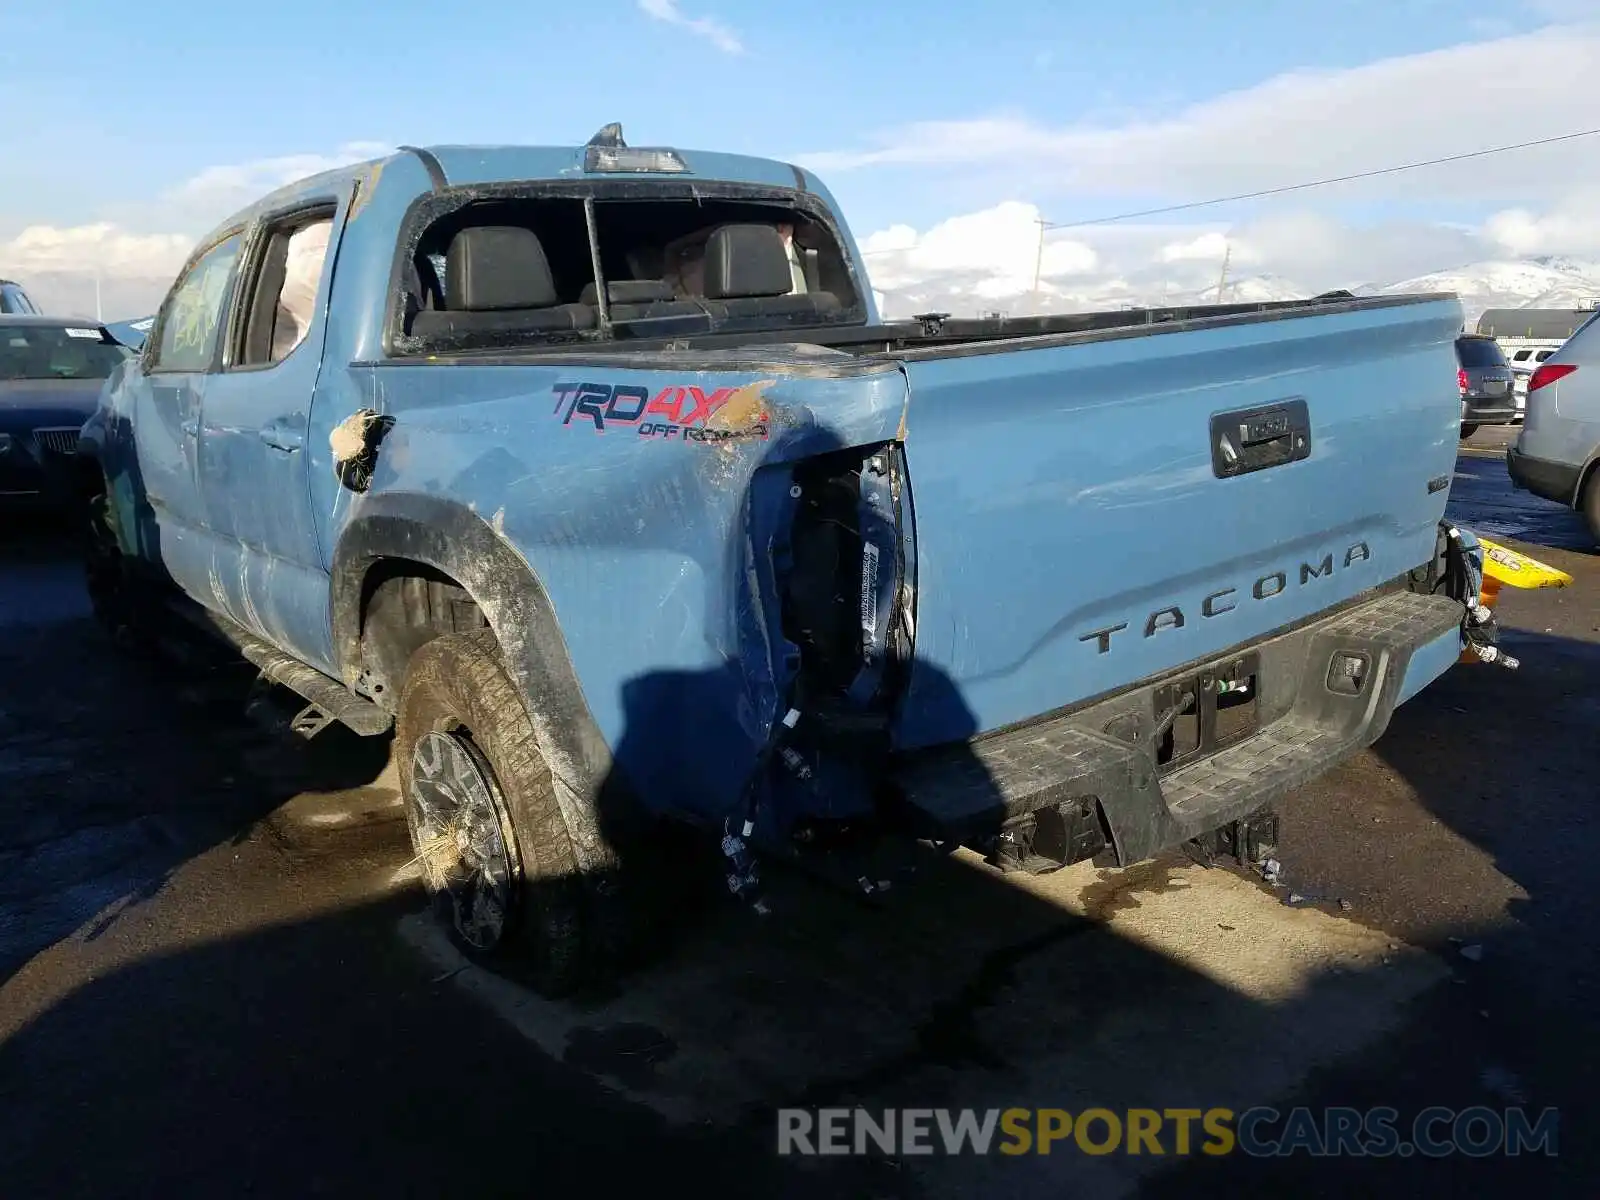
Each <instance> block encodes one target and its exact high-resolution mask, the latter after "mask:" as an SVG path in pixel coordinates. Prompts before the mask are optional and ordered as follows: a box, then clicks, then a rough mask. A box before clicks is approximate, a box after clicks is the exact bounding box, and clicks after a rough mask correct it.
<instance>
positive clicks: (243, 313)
mask: <svg viewBox="0 0 1600 1200" xmlns="http://www.w3.org/2000/svg"><path fill="white" fill-rule="evenodd" d="M1460 326H1461V309H1460V305H1459V304H1458V302H1457V301H1456V299H1455V298H1454V297H1453V296H1450V295H1419V296H1399V297H1384V298H1380V299H1354V298H1350V297H1348V296H1338V295H1335V296H1332V297H1323V298H1318V299H1314V300H1306V301H1292V302H1283V303H1273V304H1235V305H1220V306H1208V307H1199V308H1188V309H1169V310H1148V311H1143V310H1142V311H1131V312H1130V311H1118V312H1106V313H1085V314H1073V315H1064V316H1051V317H1032V318H1006V319H984V320H976V319H974V320H965V319H951V318H949V317H947V316H944V315H940V314H929V315H925V316H922V317H918V318H916V319H912V320H907V321H892V322H891V321H885V320H883V319H882V318H881V317H880V315H879V313H878V312H877V311H876V310H875V307H874V303H873V299H872V291H871V288H870V286H869V283H868V278H867V273H866V270H865V268H864V265H863V260H862V258H861V255H860V252H859V251H858V249H857V247H856V244H855V242H854V240H853V238H852V236H851V234H850V231H849V229H848V227H847V226H846V224H845V222H844V219H843V217H842V216H841V215H840V213H839V210H838V209H837V207H836V206H835V204H834V201H833V198H832V197H831V195H830V194H829V192H828V190H827V189H826V187H824V185H823V184H822V183H821V182H820V181H819V180H818V179H817V178H816V177H815V176H814V175H813V174H811V173H810V172H808V171H805V170H802V169H800V168H797V167H793V166H790V165H788V164H785V163H782V162H774V161H768V160H762V159H755V158H744V157H736V156H732V155H727V154H715V153H701V152H694V151H688V150H675V149H666V148H641V147H631V146H628V145H627V144H626V143H625V142H624V140H623V138H622V136H621V131H620V129H619V128H618V127H616V126H609V127H607V128H606V129H604V130H602V131H601V132H600V134H598V135H596V137H595V138H594V139H593V140H592V141H591V142H589V143H588V144H586V145H581V146H575V147H567V148H510V147H457V146H441V147H436V148H433V149H419V148H410V147H406V148H402V149H401V150H400V151H398V152H396V153H395V154H393V155H391V156H388V157H386V158H383V159H381V160H377V161H372V162H368V163H364V164H361V165H358V166H352V167H348V168H345V169H341V170H337V171H333V172H330V173H327V174H323V175H319V176H316V177H314V178H310V179H306V180H304V181H301V182H299V183H296V184H293V185H290V186H288V187H286V188H283V189H280V190H279V191H277V192H274V193H273V194H272V195H270V196H267V197H266V198H264V199H263V200H261V201H260V202H259V203H257V204H255V205H253V206H252V207H250V208H248V209H246V210H245V211H243V212H240V213H238V214H237V215H235V216H234V217H232V218H231V219H230V220H228V221H226V222H225V223H224V224H223V225H221V226H220V227H219V228H218V229H217V230H216V231H215V232H214V233H212V234H211V235H210V236H208V237H207V238H206V239H205V240H204V241H203V243H202V244H201V245H200V247H199V248H198V249H197V251H196V252H195V254H194V255H193V257H192V258H191V260H190V261H189V263H188V264H187V266H186V267H185V268H184V270H183V271H182V273H181V274H180V276H179V277H178V279H177V281H176V283H175V284H174V286H173V288H172V290H171V292H170V294H169V295H168V297H167V298H166V300H165V301H164V303H163V304H162V306H161V309H160V312H159V315H158V316H157V318H156V322H155V326H154V328H153V329H152V330H151V332H150V336H149V338H148V340H147V342H146V344H145V346H144V348H143V351H142V353H141V354H140V356H138V357H136V358H133V359H130V360H129V362H128V363H126V364H125V365H124V366H123V367H122V368H120V369H119V370H118V372H117V374H116V375H115V376H114V377H113V378H112V379H111V380H110V381H109V382H108V384H107V387H106V390H105V392H104V394H103V396H102V399H101V405H100V409H99V411H98V413H97V414H96V416H95V417H94V418H93V419H92V420H91V421H90V422H89V424H88V425H87V426H86V427H85V430H84V435H83V438H82V444H81V453H82V456H83V457H82V459H81V462H80V465H81V467H82V472H83V474H82V481H81V483H82V493H83V498H84V501H85V503H86V504H87V505H88V506H89V511H90V513H91V514H92V523H93V527H94V531H95V536H94V537H93V538H91V539H90V541H91V549H90V551H89V553H88V558H87V564H86V570H87V581H88V586H89V589H90V593H91V596H92V598H93V600H94V603H95V607H96V610H97V612H98V613H99V615H100V616H101V617H102V619H103V620H104V621H105V622H106V623H107V624H108V625H109V626H110V627H111V628H112V629H113V630H114V631H115V632H116V634H117V635H118V637H119V638H124V639H130V640H134V641H137V640H139V639H142V638H146V637H157V636H160V631H161V630H162V629H163V628H164V627H165V626H164V622H166V620H167V619H168V617H170V616H171V615H173V614H180V615H184V614H186V615H188V616H191V617H196V618H197V619H198V620H199V622H200V623H202V624H204V625H205V626H206V627H207V628H208V629H209V630H210V631H212V632H215V633H217V634H219V635H221V636H222V637H224V638H225V639H226V640H227V641H228V642H229V643H231V645H232V646H234V647H236V648H237V649H238V650H239V651H241V652H242V654H243V655H244V657H245V658H247V659H249V660H250V661H251V662H253V663H255V664H257V665H258V666H259V667H260V668H261V670H262V672H263V673H264V674H265V675H266V676H267V677H268V678H269V679H272V680H276V681H278V682H281V683H282V684H284V685H286V686H287V687H289V688H291V689H293V690H294V691H295V692H298V693H299V694H300V695H301V696H302V697H304V699H305V701H306V708H305V711H304V712H303V713H302V714H301V719H300V722H299V723H300V726H301V728H302V729H303V731H305V732H308V733H309V732H315V730H316V729H318V728H320V727H321V726H323V725H324V724H326V723H327V722H329V721H332V720H338V721H342V722H343V723H344V724H346V725H348V726H349V727H350V728H352V729H354V730H355V731H357V732H358V733H361V734H367V735H374V736H378V735H386V734H388V733H389V732H390V731H391V730H392V731H393V736H394V739H395V740H394V754H395V761H396V762H397V763H398V765H399V773H400V777H401V783H402V789H403V793H404V798H405V802H406V807H407V813H408V818H409V821H410V827H411V833H412V837H413V839H414V841H415V845H416V850H417V854H418V857H419V861H420V862H421V863H422V865H423V868H424V873H425V876H426V878H427V881H428V884H429V887H430V890H431V892H432V894H433V895H434V897H435V899H436V901H437V903H438V905H439V907H440V909H441V913H442V915H443V916H444V917H445V918H446V919H447V921H448V923H449V925H450V927H451V928H452V930H453V932H454V934H455V935H456V936H457V937H458V938H459V940H460V941H461V942H462V943H463V945H465V946H466V947H468V948H469V949H470V950H472V951H473V952H474V953H480V954H482V955H485V956H492V955H494V954H496V953H498V952H500V951H502V950H503V949H505V948H507V947H512V946H514V947H516V953H517V955H518V958H519V961H520V963H521V967H520V969H521V970H522V971H523V972H524V973H525V975H531V976H532V977H533V978H534V979H535V980H536V981H537V983H538V986H540V987H542V988H544V989H546V990H548V991H550V992H552V993H557V992H560V991H563V990H565V989H568V988H571V987H573V986H575V985H577V984H579V983H581V982H582V981H584V980H585V979H588V978H591V977H592V976H593V975H594V973H595V972H600V971H606V970H610V969H612V968H613V967H614V966H615V964H617V963H619V962H624V961H626V959H627V948H628V947H629V945H630V944H631V943H630V936H629V930H630V928H633V926H631V925H630V922H631V921H632V920H633V918H634V917H636V916H638V915H639V913H640V910H641V908H642V907H648V904H644V905H641V904H640V903H639V902H638V895H639V894H640V893H639V892H638V890H637V889H636V888H635V887H634V885H633V881H634V880H637V879H642V878H645V877H647V876H649V874H650V868H651V866H652V856H655V857H663V856H665V855H666V854H667V853H668V852H667V851H665V850H664V849H660V847H662V846H664V845H665V844H666V843H665V842H663V841H662V840H661V839H662V836H663V832H662V831H663V829H664V828H665V827H666V826H668V825H671V824H673V823H682V824H684V825H687V826H688V827H690V828H692V829H699V830H701V831H703V832H705V833H706V834H708V835H709V837H707V838H706V839H705V841H704V843H703V844H705V845H707V846H710V847H712V848H713V849H720V852H721V853H722V854H723V855H724V856H725V863H724V866H725V872H724V873H725V875H726V878H727V881H728V884H729V887H730V888H731V889H732V890H733V891H734V892H735V893H737V894H739V895H741V896H744V897H747V898H749V899H750V900H751V902H752V903H754V904H756V905H758V906H759V905H761V904H762V903H763V902H764V901H763V897H762V893H761V890H760V888H759V886H758V885H759V876H758V873H757V872H756V870H755V865H754V864H755V861H756V860H757V859H758V858H760V857H762V856H766V855H775V854H781V855H790V856H794V857H796V858H800V859H811V860H814V861H816V862H818V863H833V862H841V863H845V864H847V866H846V867H845V868H844V869H842V870H841V874H842V875H843V876H844V877H845V878H848V879H850V880H855V879H857V878H858V877H859V876H860V875H862V874H865V873H864V872H857V871H855V870H854V868H853V867H851V866H848V864H851V863H855V862H857V861H861V859H860V858H859V856H860V855H864V854H869V853H870V852H871V847H874V846H881V845H885V844H898V845H901V846H905V845H909V844H911V843H912V842H913V840H923V841H925V842H930V843H932V844H934V845H937V846H944V847H956V846H966V847H969V848H971V849H974V850H976V851H978V852H980V853H981V854H983V855H985V856H986V857H987V858H988V860H989V861H990V862H991V863H992V864H994V865H995V866H996V867H998V868H1000V869H1003V870H1023V871H1044V870H1050V869H1053V868H1055V867H1059V866H1061V865H1063V864H1067V863H1071V862H1076V861H1080V860H1084V859H1091V858H1100V859H1101V860H1102V861H1111V862H1115V863H1129V862H1133V861H1137V860H1140V859H1144V858H1147V857H1149V856H1151V855H1153V854H1155V853H1157V852H1159V851H1162V850H1164V849H1166V848H1170V847H1174V846H1179V845H1183V844H1186V843H1189V844H1193V845H1196V846H1200V847H1210V848H1211V849H1212V850H1213V851H1215V852H1219V853H1220V852H1228V853H1233V854H1236V855H1238V856H1240V857H1243V858H1249V859H1254V858H1255V857H1256V856H1257V855H1258V854H1259V853H1260V852H1262V851H1263V850H1264V849H1267V848H1270V843H1271V839H1272V830H1273V828H1274V827H1275V822H1274V820H1273V818H1272V815H1271V805H1272V803H1273V802H1274V801H1275V800H1276V799H1277V798H1279V797H1280V796H1281V795H1282V794H1283V793H1284V792H1285V791H1286V790H1288V789H1291V788H1293V787H1295V786H1297V785H1299V784H1301V783H1304V782H1305V781H1307V780H1309V779H1311V778H1313V777H1315V776H1317V775H1318V774H1320V773H1322V772H1324V771H1326V770H1328V769H1329V768H1330V767H1332V766H1333V765H1334V764H1336V763H1338V762H1340V761H1341V760H1343V759H1345V758H1346V757H1348V756H1350V755H1351V754H1353V753H1355V752H1356V751H1357V750H1359V749H1360V748H1362V747H1364V746H1366V745H1368V744H1370V743H1371V742H1372V741H1373V740H1374V739H1376V738H1377V737H1378V736H1379V735H1380V734H1381V733H1382V732H1383V730H1384V728H1385V727H1386V725H1387V723H1388V721H1389V718H1390V714H1391V713H1392V712H1393V711H1394V708H1395V707H1396V706H1397V705H1398V704H1401V703H1403V702H1404V701H1405V700H1407V699H1408V698H1410V697H1411V696H1413V695H1415V694H1416V693H1417V692H1418V690H1419V689H1421V688H1423V687H1424V686H1426V685H1427V684H1428V683H1429V682H1430V681H1432V680H1433V679H1435V678H1437V677H1438V676H1439V675H1440V674H1442V673H1443V672H1444V671H1445V670H1447V669H1448V668H1449V667H1450V665H1451V664H1452V663H1454V662H1455V661H1456V660H1457V658H1458V656H1459V655H1460V654H1461V653H1462V649H1463V644H1464V640H1465V639H1466V638H1468V637H1469V636H1471V635H1470V634H1469V633H1468V632H1467V630H1468V626H1469V624H1471V623H1472V622H1473V620H1474V614H1473V610H1474V607H1475V604H1476V599H1477V596H1478V587H1479V580H1480V576H1479V571H1480V567H1481V557H1480V556H1479V555H1478V553H1477V552H1476V551H1474V550H1473V546H1474V544H1475V543H1474V542H1473V540H1472V539H1471V537H1470V535H1469V536H1467V537H1465V538H1462V537H1459V536H1457V535H1456V533H1455V531H1453V530H1452V529H1451V528H1450V527H1449V526H1448V525H1447V524H1445V523H1444V509H1445V501H1446V499H1447V497H1448V495H1449V490H1450V482H1451V478H1452V472H1453V469H1454V464H1455V457H1456V443H1457V424H1458V408H1459V403H1458V397H1457V394H1456V386H1455V384H1456V380H1455V372H1456V367H1455V357H1454V343H1455V336H1456V333H1457V331H1458V330H1459V329H1460ZM1480 615H1487V614H1480ZM692 840H693V839H691V841H692ZM852 855H854V856H857V857H851V856H852ZM839 856H844V857H842V858H841V857H839ZM718 861H721V860H718ZM654 865H655V866H659V865H660V864H659V863H656V864H654ZM867 878H868V879H869V881H870V879H872V878H875V876H871V875H870V874H868V875H867ZM868 886H871V885H870V882H869V884H868ZM644 894H649V892H648V889H645V893H644Z"/></svg>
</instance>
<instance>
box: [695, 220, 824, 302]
mask: <svg viewBox="0 0 1600 1200" xmlns="http://www.w3.org/2000/svg"><path fill="white" fill-rule="evenodd" d="M793 285H794V277H793V276H792V275H791V274H790V270H789V256H788V254H787V253H785V251H784V248H783V237H782V235H780V234H779V233H778V231H777V229H775V228H774V227H773V226H771V225H763V224H760V223H751V224H740V225H724V226H722V227H721V228H719V229H717V230H716V231H715V232H713V233H712V234H711V236H710V237H709V238H708V239H707V240H706V258H705V294H706V299H707V300H708V301H712V302H713V303H712V304H711V305H710V306H709V307H712V308H713V309H714V310H715V311H719V312H720V313H721V314H723V315H726V316H728V317H730V318H738V317H786V316H821V315H823V314H825V313H832V312H836V311H838V309H839V298H838V297H837V296H835V295H834V294H833V293H832V292H802V293H800V294H799V295H793V296H791V295H789V294H788V292H789V289H790V288H791V287H792V286H793Z"/></svg>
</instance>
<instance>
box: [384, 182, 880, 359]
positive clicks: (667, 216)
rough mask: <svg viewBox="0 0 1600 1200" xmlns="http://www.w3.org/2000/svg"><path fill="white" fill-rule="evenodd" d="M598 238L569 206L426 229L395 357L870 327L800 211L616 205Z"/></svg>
mask: <svg viewBox="0 0 1600 1200" xmlns="http://www.w3.org/2000/svg"><path fill="white" fill-rule="evenodd" d="M592 225H593V237H592V238H591V236H590V216H589V214H588V213H586V211H585V202H584V199H583V198H582V197H581V196H578V195H570V194H569V195H565V196H562V195H543V196H521V197H509V198H498V197H491V198H483V199H472V200H470V201H468V202H466V203H464V204H460V205H458V206H456V207H454V208H452V209H450V210H449V211H447V212H444V213H443V214H441V215H439V216H438V217H437V218H435V219H433V220H432V221H430V222H425V223H424V224H423V227H422V228H421V231H420V233H419V234H417V235H415V240H414V242H413V243H412V244H411V246H410V247H409V248H408V250H407V251H406V252H405V254H404V256H403V259H402V279H401V281H400V291H401V297H400V298H401V302H402V306H403V307H402V312H401V317H400V320H401V328H400V330H399V333H400V338H399V339H398V340H397V348H399V349H402V350H407V349H423V348H427V349H434V348H439V347H444V348H463V349H465V348H478V347H494V346H515V345H537V344H541V343H557V344H559V343H570V342H589V341H596V340H604V339H606V338H608V337H609V338H616V339H638V338H648V337H673V336H682V335H689V334H695V333H708V332H712V331H717V332H732V333H737V332H741V331H748V332H751V333H757V332H761V333H770V332H772V331H774V330H782V329H787V328H791V327H792V328H804V327H806V326H817V325H830V324H838V323H845V322H859V321H861V320H862V319H863V318H864V312H863V310H862V306H861V303H860V296H859V292H858V290H857V288H856V286H855V283H854V280H853V279H852V277H851V272H850V268H849V264H848V259H847V257H846V255H845V254H844V252H843V250H842V248H841V246H840V244H839V241H838V238H837V237H836V236H835V234H834V232H833V230H832V229H831V228H830V226H829V225H828V224H827V223H826V222H825V221H824V220H820V219H818V218H817V217H816V216H814V215H813V214H811V213H809V212H807V211H806V210H805V208H804V207H803V206H801V205H797V204H785V203H782V202H774V201H769V200H749V199H710V198H707V197H706V196H705V195H704V194H701V195H699V196H696V195H695V194H694V193H692V192H685V193H684V194H683V196H682V197H681V198H677V197H663V196H661V195H657V194H651V195H647V196H642V197H640V196H631V197H618V196H614V197H610V198H596V199H595V200H594V201H593V222H592ZM597 260H598V272H597V270H596V266H597ZM597 273H598V276H599V277H600V278H603V279H604V281H605V285H606V294H605V297H604V302H602V298H601V296H600V291H599V287H598V286H597V283H596V278H597Z"/></svg>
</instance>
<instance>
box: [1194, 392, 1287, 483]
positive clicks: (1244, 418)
mask: <svg viewBox="0 0 1600 1200" xmlns="http://www.w3.org/2000/svg"><path fill="white" fill-rule="evenodd" d="M1310 457H1311V415H1310V413H1309V412H1307V410H1306V402H1305V400H1304V399H1302V398H1300V397H1298V396H1297V397H1294V398H1293V399H1289V400H1280V401H1278V402H1277V403H1276V404H1268V405H1265V406H1263V407H1261V408H1243V409H1236V410H1234V411H1233V412H1223V413H1216V414H1215V415H1214V416H1212V418H1211V470H1212V473H1213V474H1214V475H1215V476H1216V477H1217V478H1218V479H1231V478H1233V477H1234V476H1235V475H1248V474H1250V472H1252V471H1265V470H1266V469H1267V468H1268V467H1278V466H1282V465H1283V464H1284V463H1291V462H1298V461H1299V460H1300V459H1302V458H1310Z"/></svg>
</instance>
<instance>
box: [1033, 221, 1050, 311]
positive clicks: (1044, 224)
mask: <svg viewBox="0 0 1600 1200" xmlns="http://www.w3.org/2000/svg"><path fill="white" fill-rule="evenodd" d="M1033 223H1034V224H1035V225H1037V226H1038V227H1039V249H1038V251H1037V252H1036V253H1035V254H1034V256H1033V308H1034V311H1035V312H1037V311H1038V310H1039V276H1040V275H1041V274H1042V273H1043V271H1044V231H1045V230H1046V229H1048V228H1050V222H1048V221H1046V220H1045V219H1044V218H1043V217H1035V218H1034V219H1033Z"/></svg>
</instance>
